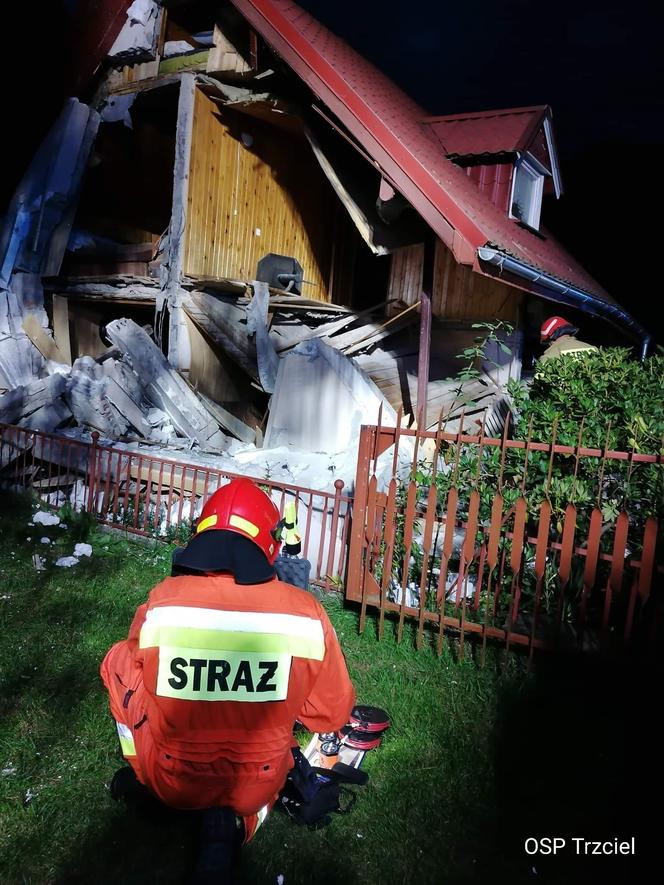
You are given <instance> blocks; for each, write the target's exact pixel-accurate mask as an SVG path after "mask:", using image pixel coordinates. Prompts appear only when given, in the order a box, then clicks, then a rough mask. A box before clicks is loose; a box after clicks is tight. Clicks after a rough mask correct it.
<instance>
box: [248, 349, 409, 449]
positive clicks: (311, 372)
mask: <svg viewBox="0 0 664 885" xmlns="http://www.w3.org/2000/svg"><path fill="white" fill-rule="evenodd" d="M381 405H382V407H383V409H382V418H381V421H382V423H383V424H386V425H388V424H389V425H391V426H392V427H393V426H394V425H395V423H396V415H395V413H394V410H393V409H392V407H391V406H390V405H389V403H387V401H386V400H385V399H384V397H383V396H382V394H381V393H380V391H379V390H378V388H377V387H376V385H375V384H374V383H373V381H371V379H370V378H368V377H367V376H366V375H365V374H364V373H363V372H362V371H361V370H360V369H358V368H357V366H356V365H355V364H354V363H353V362H352V360H349V359H347V358H346V357H345V356H343V354H341V353H339V352H338V351H336V350H335V349H334V348H333V347H330V346H329V345H327V344H324V343H323V342H322V341H320V340H319V339H317V338H314V339H311V340H310V341H305V342H303V343H302V344H298V346H297V347H295V348H294V349H293V350H291V351H289V353H287V354H286V355H285V356H284V357H283V358H282V359H281V360H280V362H279V373H278V375H277V383H276V385H275V391H274V394H273V396H272V402H271V405H270V417H269V419H268V423H267V430H266V433H265V447H266V448H270V447H271V446H278V445H284V444H288V445H289V446H293V447H294V448H297V449H303V450H305V451H306V450H309V451H313V452H338V451H341V450H344V449H346V448H348V447H349V446H350V445H352V444H356V441H357V439H358V437H359V433H360V426H361V425H362V424H366V423H367V422H370V421H376V420H377V418H378V412H379V410H380V408H381Z"/></svg>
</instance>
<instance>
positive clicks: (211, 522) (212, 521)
mask: <svg viewBox="0 0 664 885" xmlns="http://www.w3.org/2000/svg"><path fill="white" fill-rule="evenodd" d="M216 524H217V514H216V513H213V514H212V516H206V517H205V519H201V521H200V522H199V523H198V525H197V526H196V534H197V535H200V533H201V532H204V531H205V529H211V528H212V527H213V526H215V525H216Z"/></svg>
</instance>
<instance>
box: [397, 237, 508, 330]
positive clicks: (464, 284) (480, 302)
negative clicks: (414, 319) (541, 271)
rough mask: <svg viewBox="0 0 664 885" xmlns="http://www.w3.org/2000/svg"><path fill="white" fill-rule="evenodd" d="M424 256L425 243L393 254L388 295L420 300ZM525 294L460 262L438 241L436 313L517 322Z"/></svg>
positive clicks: (455, 317)
mask: <svg viewBox="0 0 664 885" xmlns="http://www.w3.org/2000/svg"><path fill="white" fill-rule="evenodd" d="M423 260H424V247H423V246H422V245H421V244H420V245H416V246H407V247H406V248H405V249H398V250H396V251H395V252H394V253H393V254H392V267H391V271H390V285H389V292H388V296H387V297H388V298H397V299H399V300H401V301H403V302H404V303H405V304H415V302H416V301H418V300H419V298H420V295H421V288H422V263H423ZM522 298H523V294H522V293H521V292H520V291H519V290H518V289H516V288H514V287H513V286H508V285H506V284H505V283H501V282H499V281H498V280H494V279H492V278H491V277H487V276H483V275H482V274H478V273H475V272H474V271H473V270H472V269H471V268H470V267H468V266H467V265H464V264H458V263H457V262H456V261H455V259H454V256H453V255H452V253H451V252H450V250H449V249H448V248H447V246H445V244H444V243H442V242H441V241H440V240H438V241H437V243H436V261H435V265H434V283H433V298H432V305H431V306H432V310H433V315H434V316H436V317H439V318H440V319H443V320H452V321H456V322H465V321H470V322H480V321H482V320H491V319H501V320H506V321H507V322H511V323H516V322H517V321H518V318H519V309H520V306H521V302H522ZM392 312H393V313H394V310H392Z"/></svg>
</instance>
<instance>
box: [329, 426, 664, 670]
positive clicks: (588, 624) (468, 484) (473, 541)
mask: <svg viewBox="0 0 664 885" xmlns="http://www.w3.org/2000/svg"><path fill="white" fill-rule="evenodd" d="M506 434H507V430H506V432H505V435H504V436H503V438H502V439H493V438H486V437H484V435H483V433H480V434H478V435H469V434H464V433H448V432H445V431H444V429H443V426H442V421H441V422H439V426H438V429H437V431H436V432H424V431H417V430H406V429H402V428H400V427H398V426H397V427H396V428H394V427H385V426H381V425H380V417H379V424H378V426H365V427H363V428H362V431H361V437H360V445H359V457H358V467H357V478H356V484H355V503H354V513H355V519H354V522H353V526H352V530H351V546H350V553H349V566H348V577H347V582H346V594H347V597H348V598H349V599H351V600H354V601H357V602H359V603H361V615H360V629H361V630H362V629H363V628H364V623H365V618H366V612H367V608H368V607H372V608H375V609H378V635H379V637H380V636H382V635H383V631H384V629H385V621H386V615H387V616H388V617H389V619H390V620H391V621H392V622H393V624H394V629H395V630H396V633H397V638H398V640H399V641H401V638H402V635H403V629H404V623H405V620H406V619H409V620H410V621H413V620H414V621H415V623H416V628H417V630H416V636H417V643H418V645H422V644H423V643H425V642H428V643H430V644H434V646H435V647H436V648H437V650H438V652H439V653H440V652H441V650H442V648H443V643H444V641H445V638H446V636H447V637H453V638H454V639H455V640H458V642H459V648H460V652H461V654H462V655H463V653H464V645H465V643H466V641H467V639H468V638H469V637H471V636H472V637H475V638H476V639H479V640H480V642H481V651H482V657H483V656H484V653H485V650H486V643H487V640H488V639H491V640H498V641H500V642H502V643H504V644H505V645H506V646H507V647H508V648H509V647H510V646H521V647H525V648H526V649H527V650H528V652H529V655H530V656H532V654H533V651H534V650H535V649H539V648H565V649H575V650H583V651H605V652H610V651H615V650H618V649H624V648H625V647H626V646H629V645H633V644H636V643H639V644H640V645H641V644H644V643H647V644H651V643H652V644H654V643H655V642H656V641H658V640H659V639H661V623H662V609H663V605H662V584H663V581H662V576H663V574H664V567H663V565H662V544H661V538H660V535H659V531H658V518H657V515H656V514H657V512H658V508H659V516H660V519H661V511H662V501H661V500H659V502H647V501H644V500H643V499H641V500H636V499H635V500H633V501H631V502H630V501H629V500H625V498H623V500H622V501H621V502H620V506H618V505H617V504H616V501H617V500H619V498H620V494H621V492H620V489H621V488H623V487H624V488H628V487H629V488H632V487H634V486H635V482H636V480H637V479H641V480H643V479H644V477H645V478H646V479H647V483H646V485H647V487H648V488H655V489H658V490H661V489H662V488H664V486H663V485H662V480H663V479H664V477H663V475H662V473H661V471H662V456H661V455H646V454H640V453H636V452H630V453H627V452H617V451H607V450H602V449H593V448H586V447H583V446H581V444H580V440H579V445H577V446H568V445H556V444H554V443H543V442H534V441H531V440H530V439H529V440H528V441H519V440H510V439H507V438H506ZM404 456H405V457H407V463H406V464H405V466H404V460H405V457H404ZM386 459H387V460H386ZM621 465H622V466H621ZM644 471H649V473H648V474H647V477H646V474H645V473H644ZM621 482H622V483H623V486H620V483H621ZM625 483H626V484H627V485H625ZM616 489H618V491H616ZM561 495H562V497H561ZM475 648H478V646H477V645H475Z"/></svg>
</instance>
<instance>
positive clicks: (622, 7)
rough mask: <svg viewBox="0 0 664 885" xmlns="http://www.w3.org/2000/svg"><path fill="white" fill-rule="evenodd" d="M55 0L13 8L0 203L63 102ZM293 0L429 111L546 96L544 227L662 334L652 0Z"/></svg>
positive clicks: (659, 84)
mask: <svg viewBox="0 0 664 885" xmlns="http://www.w3.org/2000/svg"><path fill="white" fill-rule="evenodd" d="M66 5H67V3H66V0H61V2H58V0H50V2H49V3H46V4H40V10H39V15H38V22H37V21H36V19H35V16H36V11H35V10H36V8H35V6H34V5H33V4H29V3H22V4H18V5H17V6H16V7H15V9H14V14H15V16H16V21H15V22H13V25H14V27H13V28H12V30H11V32H7V33H8V34H9V35H10V36H9V37H8V43H9V46H8V47H7V51H6V55H5V59H4V61H5V64H4V66H3V67H4V76H3V78H2V81H1V84H0V89H1V97H2V99H3V119H4V121H5V139H4V150H3V154H5V158H4V159H3V161H2V165H1V166H0V173H1V174H0V212H1V211H4V210H3V207H4V205H5V204H6V202H7V200H8V199H9V196H10V195H11V191H12V189H13V187H14V186H15V183H16V179H17V178H18V177H19V176H20V173H21V172H22V171H23V168H24V166H25V163H26V162H27V158H28V157H29V156H30V154H31V153H32V152H33V151H34V149H35V148H36V146H37V144H38V143H39V141H40V139H41V138H42V137H43V135H44V134H45V132H46V131H47V129H48V126H49V125H50V122H51V121H52V119H53V117H54V116H55V114H57V111H58V109H59V107H60V105H61V102H62V58H63V51H62V47H65V46H66V35H67V30H68V18H67V14H66V12H65V7H66ZM300 5H301V6H303V7H304V8H305V9H307V10H308V11H309V12H311V14H312V15H314V16H316V17H317V18H318V19H320V20H321V21H322V22H323V23H324V24H325V25H327V26H328V27H329V28H330V29H331V30H333V31H334V32H335V33H337V34H339V35H340V36H342V37H344V38H345V39H346V40H347V41H348V42H349V43H350V44H351V45H352V46H353V47H354V48H355V49H357V50H358V51H359V52H361V53H362V54H363V55H365V56H366V57H367V58H369V59H370V60H371V61H372V62H374V64H376V65H377V66H378V67H379V68H381V69H382V70H383V71H384V72H385V73H386V74H387V75H388V76H389V77H391V79H393V80H394V81H395V82H396V83H397V84H398V85H399V86H401V88H402V89H404V90H405V91H406V92H408V93H409V94H410V95H411V96H412V97H413V98H414V99H415V100H416V101H418V102H419V103H420V104H421V105H422V106H423V107H424V108H425V109H426V110H427V111H429V112H431V113H438V114H452V113H458V112H462V111H476V110H491V109H495V108H506V107H517V106H520V105H532V104H549V105H551V107H552V109H553V123H554V132H555V137H556V141H557V147H558V152H559V157H560V163H561V167H562V176H563V186H564V189H565V193H564V195H563V197H562V199H561V200H560V201H558V202H556V201H555V200H553V201H552V200H551V199H549V200H548V201H547V202H548V205H547V203H545V207H544V211H543V224H544V225H545V226H546V227H548V228H549V229H550V230H551V231H552V232H553V233H554V234H555V235H556V236H557V237H558V239H559V240H560V241H561V242H562V243H564V244H565V245H566V247H567V248H568V249H569V250H570V251H571V252H572V253H573V254H574V255H575V256H576V257H577V258H578V259H579V260H580V261H582V262H583V263H584V264H585V266H586V267H587V268H588V270H589V271H590V272H591V273H593V274H594V275H595V277H596V278H597V279H598V281H599V282H600V283H601V284H602V285H603V286H604V287H605V288H606V290H607V291H608V292H609V293H611V294H612V295H613V296H614V297H615V298H616V299H618V300H619V301H620V302H621V303H622V304H623V305H624V306H625V307H626V308H627V309H629V310H630V311H632V312H633V313H634V315H635V316H637V318H638V319H639V320H640V321H641V322H642V323H644V325H646V327H648V328H651V329H653V331H655V333H656V334H657V336H658V338H659V340H660V341H662V342H663V343H664V334H663V332H664V324H663V323H662V321H661V320H660V321H656V320H655V319H654V317H655V315H656V313H657V308H658V302H659V300H660V298H661V295H660V290H661V281H660V279H661V272H660V269H659V267H658V263H657V260H658V256H659V253H660V252H661V247H660V246H659V232H660V228H661V226H662V225H661V223H660V222H659V221H658V216H659V215H660V213H661V212H662V207H663V202H662V198H663V197H664V189H663V188H662V175H661V172H660V169H661V166H662V161H663V159H664V151H663V147H664V113H663V110H664V102H663V98H662V95H663V93H664V77H662V73H661V61H660V57H661V55H662V52H661V42H662V34H663V33H664V15H663V13H662V4H657V7H658V8H657V10H656V9H655V3H654V2H651V3H647V2H646V0H632V2H629V3H625V2H621V3H617V2H615V0H604V2H602V0H575V2H572V0H558V2H556V3H535V2H533V0H501V2H495V0H492V2H489V0H475V2H473V3H468V4H460V3H449V2H444V0H437V2H434V0H408V2H394V0H334V2H330V0H301V3H300ZM12 34H13V35H14V36H16V35H21V34H22V35H26V34H28V35H29V37H30V39H29V40H27V41H26V40H23V39H21V40H18V39H13V37H11V35H12ZM9 72H12V74H11V75H10V74H9ZM7 124H9V125H7ZM7 133H9V135H8V134H7ZM659 312H662V311H661V309H660V311H659Z"/></svg>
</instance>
